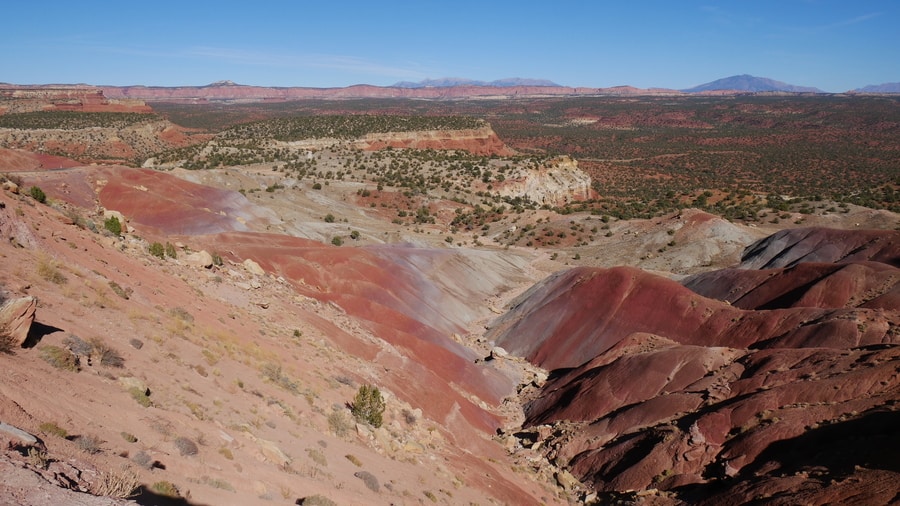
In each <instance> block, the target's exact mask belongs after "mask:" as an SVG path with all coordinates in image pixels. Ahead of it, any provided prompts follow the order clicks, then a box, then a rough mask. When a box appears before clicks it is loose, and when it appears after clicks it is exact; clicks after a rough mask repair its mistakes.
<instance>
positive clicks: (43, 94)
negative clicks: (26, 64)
mask: <svg viewBox="0 0 900 506" xmlns="http://www.w3.org/2000/svg"><path fill="white" fill-rule="evenodd" d="M0 97H2V98H5V99H12V100H4V101H3V106H0V114H4V113H22V112H35V111H48V110H49V111H80V112H151V109H150V107H149V106H148V105H147V104H145V103H144V102H143V101H141V100H133V99H128V100H110V99H108V98H107V97H106V96H104V94H103V90H101V89H100V88H97V87H94V86H63V87H53V86H10V85H6V86H3V87H0Z"/></svg>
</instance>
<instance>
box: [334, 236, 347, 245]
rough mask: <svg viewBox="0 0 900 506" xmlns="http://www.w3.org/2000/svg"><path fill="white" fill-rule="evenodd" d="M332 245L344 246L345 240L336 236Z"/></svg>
mask: <svg viewBox="0 0 900 506" xmlns="http://www.w3.org/2000/svg"><path fill="white" fill-rule="evenodd" d="M331 244H334V245H335V246H341V245H343V244H344V240H343V239H341V236H339V235H336V236H334V237H332V238H331Z"/></svg>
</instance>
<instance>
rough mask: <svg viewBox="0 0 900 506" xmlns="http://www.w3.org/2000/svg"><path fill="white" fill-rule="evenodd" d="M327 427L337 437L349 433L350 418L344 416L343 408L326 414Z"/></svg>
mask: <svg viewBox="0 0 900 506" xmlns="http://www.w3.org/2000/svg"><path fill="white" fill-rule="evenodd" d="M328 427H329V428H331V431H332V432H334V435H335V436H337V437H344V436H346V435H347V434H349V433H350V429H351V424H350V420H348V419H347V417H346V416H344V412H343V410H339V409H336V410H334V411H332V412H331V414H330V415H328Z"/></svg>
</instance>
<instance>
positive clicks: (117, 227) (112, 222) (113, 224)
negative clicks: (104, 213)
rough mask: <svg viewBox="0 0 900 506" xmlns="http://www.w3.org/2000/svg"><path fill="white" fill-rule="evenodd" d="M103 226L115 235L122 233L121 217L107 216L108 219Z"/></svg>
mask: <svg viewBox="0 0 900 506" xmlns="http://www.w3.org/2000/svg"><path fill="white" fill-rule="evenodd" d="M103 228H105V229H106V230H108V231H109V232H110V233H111V234H113V235H115V236H120V235H122V223H120V222H119V218H116V217H115V216H110V217H109V218H107V219H106V221H104V222H103Z"/></svg>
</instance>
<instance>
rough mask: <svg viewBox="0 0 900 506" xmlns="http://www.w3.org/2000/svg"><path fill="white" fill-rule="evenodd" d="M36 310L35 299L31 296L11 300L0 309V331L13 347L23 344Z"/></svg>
mask: <svg viewBox="0 0 900 506" xmlns="http://www.w3.org/2000/svg"><path fill="white" fill-rule="evenodd" d="M36 310H37V299H36V298H35V297H32V296H28V297H22V298H20V299H13V300H11V301H9V302H7V303H6V305H4V306H3V308H0V331H2V332H4V333H5V334H6V335H7V336H9V338H10V339H11V340H12V343H13V346H17V347H21V346H23V345H24V344H25V340H26V339H28V331H29V330H31V324H32V323H34V313H35V311H36Z"/></svg>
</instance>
